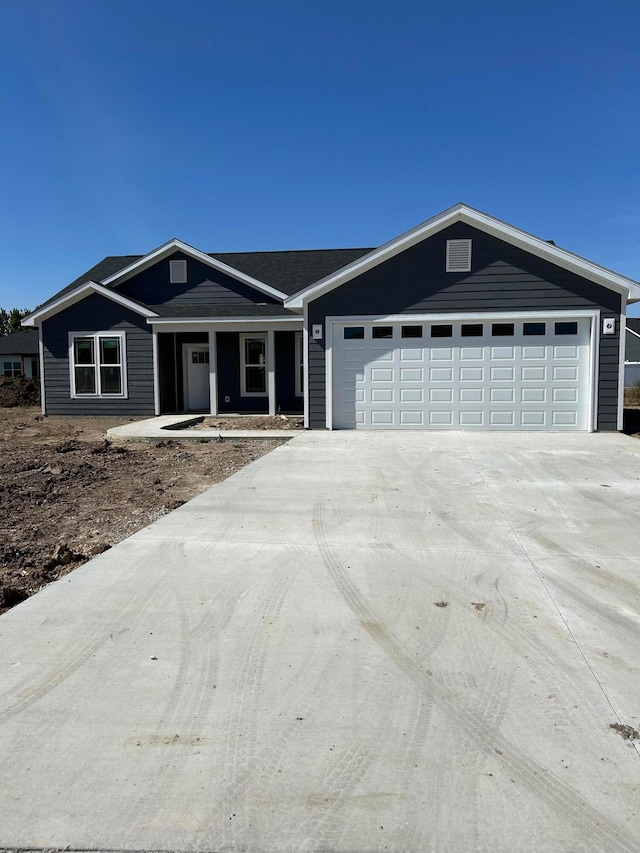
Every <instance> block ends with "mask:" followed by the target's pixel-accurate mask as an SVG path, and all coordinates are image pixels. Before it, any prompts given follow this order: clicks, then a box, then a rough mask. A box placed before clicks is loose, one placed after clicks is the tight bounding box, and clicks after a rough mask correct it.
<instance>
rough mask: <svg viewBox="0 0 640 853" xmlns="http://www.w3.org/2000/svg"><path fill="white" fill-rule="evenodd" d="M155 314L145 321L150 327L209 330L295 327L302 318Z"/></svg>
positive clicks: (299, 323)
mask: <svg viewBox="0 0 640 853" xmlns="http://www.w3.org/2000/svg"><path fill="white" fill-rule="evenodd" d="M157 316H158V315H157V314H154V315H153V318H152V319H149V320H147V323H149V324H150V325H152V326H168V325H171V326H186V325H189V326H191V325H193V324H196V325H201V326H206V327H207V328H209V327H210V326H230V325H233V324H234V323H235V324H236V325H238V324H242V325H243V326H245V325H246V324H247V323H251V324H252V325H260V327H261V328H263V327H264V328H265V329H266V328H268V327H269V326H270V325H271V324H272V323H274V324H276V325H278V326H280V325H282V324H291V323H294V324H296V325H301V324H302V322H303V320H302V317H270V318H264V317H186V318H184V319H179V320H177V319H175V318H172V317H162V318H158V319H156V318H157Z"/></svg>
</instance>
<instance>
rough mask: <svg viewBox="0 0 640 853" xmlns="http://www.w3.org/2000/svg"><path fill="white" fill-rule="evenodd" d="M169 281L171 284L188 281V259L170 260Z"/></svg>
mask: <svg viewBox="0 0 640 853" xmlns="http://www.w3.org/2000/svg"><path fill="white" fill-rule="evenodd" d="M169 281H170V282H171V284H186V283H187V262H186V261H169Z"/></svg>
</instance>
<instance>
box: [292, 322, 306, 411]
mask: <svg viewBox="0 0 640 853" xmlns="http://www.w3.org/2000/svg"><path fill="white" fill-rule="evenodd" d="M293 334H294V347H295V355H296V357H295V371H296V381H295V395H296V397H304V386H305V385H306V384H308V383H306V382H305V381H304V377H305V375H306V374H305V369H304V333H303V332H302V330H301V331H299V332H294V333H293ZM301 370H302V377H301V376H300V371H301ZM301 379H302V382H301V381H300V380H301Z"/></svg>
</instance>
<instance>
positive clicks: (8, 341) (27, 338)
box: [0, 329, 39, 355]
mask: <svg viewBox="0 0 640 853" xmlns="http://www.w3.org/2000/svg"><path fill="white" fill-rule="evenodd" d="M38 350H39V344H38V332H37V331H36V329H22V331H20V332H12V333H11V334H10V335H2V336H1V337H0V355H5V354H9V353H11V354H12V355H37V354H38Z"/></svg>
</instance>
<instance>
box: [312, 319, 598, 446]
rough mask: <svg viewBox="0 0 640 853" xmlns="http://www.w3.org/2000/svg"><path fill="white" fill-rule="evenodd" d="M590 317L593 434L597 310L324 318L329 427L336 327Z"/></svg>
mask: <svg viewBox="0 0 640 853" xmlns="http://www.w3.org/2000/svg"><path fill="white" fill-rule="evenodd" d="M583 318H589V319H590V321H591V329H590V337H591V339H590V346H589V358H590V362H589V368H590V369H589V388H588V393H589V399H590V401H591V404H590V406H589V416H588V418H587V421H588V423H587V429H588V431H589V432H593V431H594V430H595V429H596V428H597V423H598V420H597V418H598V408H597V407H598V394H597V393H596V392H597V388H598V371H599V367H598V366H599V330H600V311H599V310H596V309H578V310H576V311H559V310H554V311H533V310H527V311H497V312H493V311H483V312H478V311H470V312H456V313H455V314H454V313H433V314H411V315H407V314H390V315H386V316H380V315H369V316H367V315H351V316H346V315H345V316H331V317H325V336H326V350H325V408H326V422H325V425H326V428H327V429H329V430H332V429H333V327H334V325H347V324H351V323H353V324H357V323H363V324H365V323H367V324H371V325H377V324H381V325H382V324H385V323H404V324H405V325H417V324H418V323H438V322H444V321H447V322H460V321H465V320H482V321H483V322H485V323H487V322H489V323H491V322H494V321H496V320H498V321H500V320H521V321H523V322H526V321H527V320H529V319H531V320H533V319H535V320H556V319H563V320H572V319H583Z"/></svg>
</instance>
